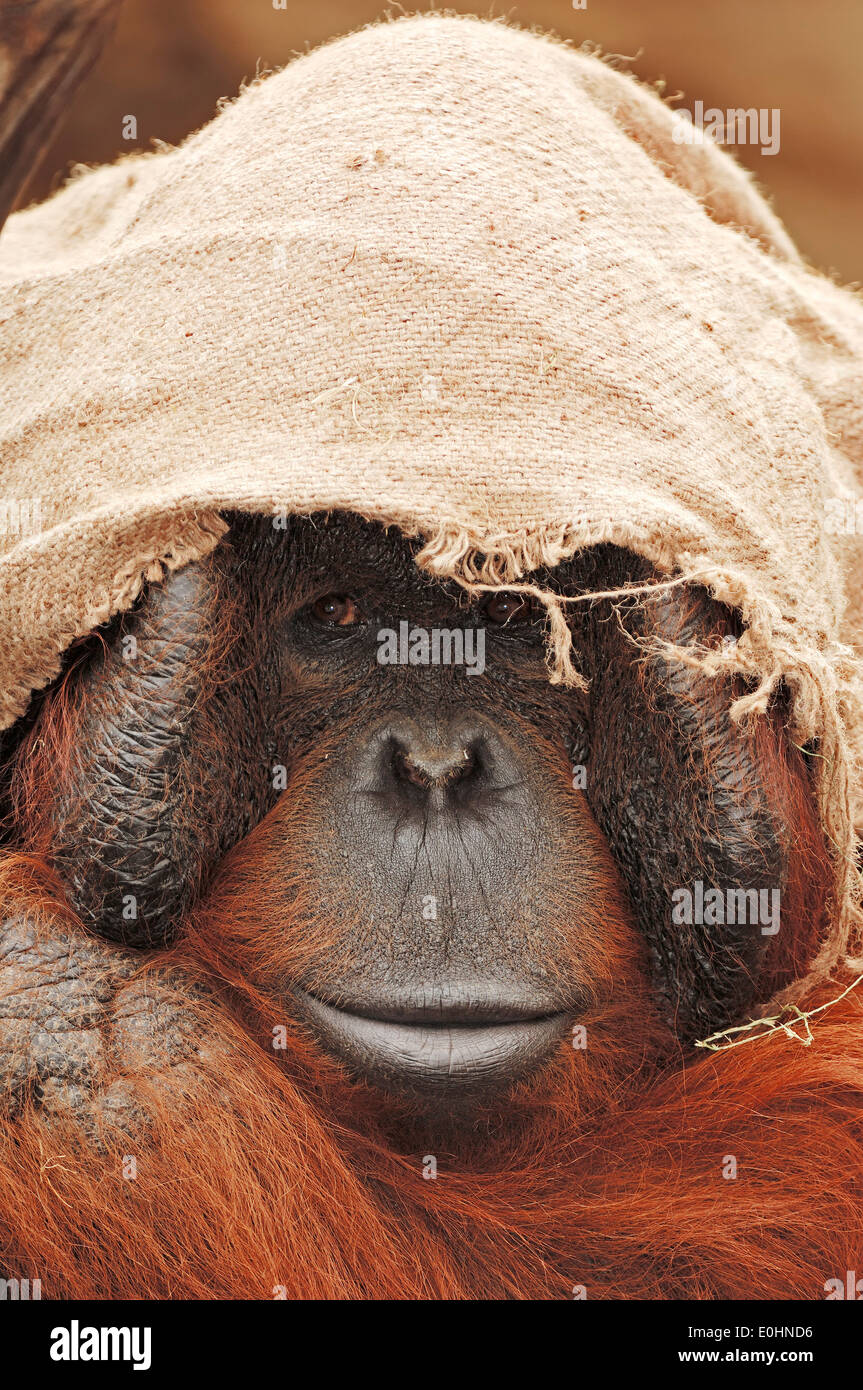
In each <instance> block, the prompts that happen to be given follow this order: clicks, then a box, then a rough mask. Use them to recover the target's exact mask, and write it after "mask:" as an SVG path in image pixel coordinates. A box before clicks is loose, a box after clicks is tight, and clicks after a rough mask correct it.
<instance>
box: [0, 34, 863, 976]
mask: <svg viewBox="0 0 863 1390" xmlns="http://www.w3.org/2000/svg"><path fill="white" fill-rule="evenodd" d="M0 325H2V327H0V362H2V366H0V392H2V403H0V411H2V414H0V460H2V463H0V498H2V500H3V503H4V507H5V516H6V526H5V535H4V536H3V537H2V538H0V541H2V546H3V554H2V558H0V725H2V724H8V723H9V722H10V721H12V720H13V719H14V718H15V717H16V716H17V715H19V714H20V713H21V712H22V711H23V710H25V709H26V707H27V703H28V700H29V697H30V694H31V692H32V691H33V690H34V689H36V688H38V687H40V686H43V685H44V684H45V683H46V682H47V681H49V680H50V679H51V678H52V677H53V676H54V675H55V674H56V673H57V671H58V665H59V659H60V654H61V653H62V652H63V650H64V648H66V647H67V645H68V644H69V642H70V641H71V640H72V639H73V638H74V637H76V636H77V635H79V634H81V633H85V632H87V631H89V630H91V629H92V628H93V627H94V626H96V625H97V624H99V623H101V622H103V621H104V620H106V619H107V618H108V617H109V616H110V615H111V614H112V613H114V612H116V611H117V610H119V609H122V608H124V607H126V606H128V605H129V604H130V603H131V602H132V601H133V599H134V598H135V596H136V594H137V593H138V592H139V590H140V588H141V585H142V583H143V582H144V581H145V580H147V579H153V578H157V577H159V576H160V575H161V574H162V573H163V570H164V568H165V567H167V568H175V567H176V566H178V565H182V564H184V563H186V562H187V561H189V560H191V559H193V558H195V557H197V556H201V555H203V554H205V553H207V552H208V551H209V550H210V549H211V548H212V547H213V546H215V545H216V544H217V542H218V540H219V538H220V536H221V535H222V534H223V532H224V529H225V528H224V524H223V522H221V521H220V519H219V515H218V513H219V509H220V508H227V507H233V508H240V509H248V510H253V511H270V510H273V509H275V510H279V509H285V510H288V511H295V512H310V511H312V510H318V509H324V508H348V509H351V510H353V511H356V512H359V513H361V514H362V515H364V516H366V517H369V518H377V519H379V520H381V521H384V522H392V523H395V524H396V525H398V526H399V527H401V528H402V530H403V531H404V532H406V533H408V534H410V535H415V536H420V537H422V538H423V540H424V541H425V542H426V544H425V546H424V549H423V550H422V552H421V556H420V563H422V564H424V565H425V566H427V567H428V568H430V569H432V570H434V571H435V572H437V573H438V574H442V575H449V576H454V577H456V578H460V579H462V580H473V581H478V582H487V583H493V584H497V583H512V582H513V581H515V580H518V579H520V578H521V577H523V576H524V575H525V574H526V573H527V572H528V571H530V570H531V569H533V568H535V567H537V566H538V565H540V564H545V565H549V564H555V563H556V562H558V561H559V560H561V559H563V558H564V557H567V556H569V555H571V554H572V553H573V552H574V551H575V550H577V549H578V548H579V547H582V546H586V545H592V544H595V543H597V542H600V541H613V542H616V543H618V544H620V545H625V546H629V547H631V548H632V549H634V550H636V551H638V552H640V553H641V554H642V555H644V556H646V557H647V558H648V559H650V560H651V561H653V562H654V563H655V565H656V566H657V567H658V568H659V569H660V571H663V572H666V573H667V574H668V575H669V576H670V577H671V578H673V579H686V580H693V581H697V582H699V583H701V584H704V585H706V586H708V587H709V588H710V590H711V591H712V592H713V593H714V594H715V595H716V596H717V597H718V598H719V599H721V600H723V601H725V602H726V603H729V604H732V605H734V606H735V607H737V608H739V609H740V611H741V613H742V616H743V619H744V622H745V623H746V627H747V631H746V633H745V635H744V637H743V639H742V640H741V641H740V642H739V644H738V646H737V647H736V649H732V650H730V651H725V652H723V653H722V654H721V655H716V656H714V657H713V658H711V660H712V661H713V662H714V663H715V664H716V665H719V664H724V666H725V667H727V668H728V669H733V668H736V669H740V670H741V671H743V672H744V673H745V674H746V675H747V676H748V677H750V678H752V680H753V687H752V689H753V693H752V695H751V696H749V697H748V698H747V699H746V700H744V701H743V702H741V703H740V706H739V708H738V709H737V711H736V712H737V713H738V714H740V715H741V716H742V715H746V714H749V715H753V716H754V715H755V714H757V712H758V711H759V710H762V709H763V708H764V707H765V705H766V702H767V700H768V698H769V696H770V693H771V692H772V690H773V689H774V688H775V686H776V684H777V682H778V681H779V680H784V681H786V682H787V683H788V685H789V686H790V688H791V690H792V692H793V695H794V729H793V734H794V737H795V738H796V739H797V740H798V741H801V742H802V741H804V740H808V739H812V738H817V739H818V740H819V745H818V747H819V753H820V759H819V767H820V770H821V778H820V795H821V803H822V808H823V816H824V824H825V828H826V830H827V833H828V834H829V836H830V838H831V841H832V843H833V844H834V846H835V852H836V867H837V893H838V904H839V905H838V910H837V914H836V930H835V934H834V938H833V940H832V941H831V942H830V943H828V945H827V947H826V948H825V951H824V952H823V953H822V957H821V965H822V966H825V965H828V964H830V962H831V961H833V960H835V959H836V957H837V956H838V955H839V954H840V953H841V952H842V951H844V950H845V949H846V947H847V944H848V932H849V927H850V926H851V924H852V923H853V922H854V921H855V920H858V918H857V917H856V908H855V906H854V904H855V898H856V894H857V892H858V881H857V878H856V876H855V873H854V870H853V851H854V831H853V824H854V819H855V815H856V812H857V807H858V806H859V801H860V748H861V743H863V727H861V723H863V721H861V715H860V688H861V665H860V660H861V650H860V642H859V610H858V598H859V581H860V569H861V565H860V543H859V536H855V535H853V534H848V535H846V534H837V529H838V530H839V531H847V530H848V529H849V527H848V518H849V516H850V517H852V518H853V516H854V512H853V504H854V499H856V498H858V497H859V496H860V473H861V459H863V389H861V387H863V306H861V303H860V302H859V301H858V300H857V299H856V298H855V297H854V296H853V295H852V294H851V293H849V292H848V291H845V290H841V289H839V288H837V287H835V286H834V285H833V284H831V283H830V282H829V281H828V280H826V279H824V278H823V277H821V276H819V275H817V274H815V273H813V272H812V271H811V270H809V269H808V268H807V267H806V266H805V265H804V264H803V263H802V261H801V259H800V257H799V256H798V255H797V253H796V252H795V250H794V248H793V246H792V245H791V243H790V242H789V240H788V238H787V236H786V235H785V233H784V232H783V230H782V228H781V227H780V225H779V224H778V222H777V220H776V218H775V217H774V216H773V214H772V213H771V212H770V210H769V209H768V208H767V206H766V205H765V203H764V202H763V201H762V199H761V198H760V197H759V195H758V194H757V193H756V192H755V191H754V189H753V187H752V185H751V183H750V182H749V180H748V178H747V176H746V175H745V174H744V173H743V172H742V171H741V170H740V168H739V167H738V166H737V165H736V164H735V163H734V161H733V160H732V159H731V158H730V157H728V156H727V155H726V154H725V153H723V152H722V151H721V150H720V149H718V148H717V147H716V146H714V145H712V144H704V145H698V144H695V145H691V144H689V145H687V144H678V143H676V142H675V140H674V139H673V118H672V113H671V111H670V109H669V108H668V107H666V106H665V105H664V104H663V103H662V102H661V101H660V100H659V99H658V97H656V96H655V95H654V94H653V93H652V92H650V91H648V90H647V89H645V88H644V87H642V86H640V85H638V84H637V83H636V82H634V81H633V80H632V79H630V78H628V77H626V76H623V75H621V74H619V73H618V72H615V71H613V70H612V69H611V68H610V67H608V66H607V65H605V64H603V63H602V62H601V61H599V60H598V59H596V58H594V57H589V56H585V55H583V54H581V53H579V52H577V51H574V50H573V49H571V48H569V47H567V46H565V45H564V44H562V43H560V42H558V41H556V40H552V39H549V38H546V37H541V36H537V35H535V34H529V33H526V32H523V31H519V30H517V29H515V28H512V27H509V26H507V25H506V24H504V23H500V22H484V21H478V20H473V19H465V18H458V17H452V16H445V17H442V16H428V17H424V18H410V19H403V20H398V21H396V22H393V23H384V24H381V25H377V26H373V27H370V28H367V29H364V30H362V31H361V32H358V33H355V34H353V35H351V36H349V37H347V38H344V39H341V40H339V41H337V42H334V43H331V44H328V45H327V46H325V47H323V48H320V49H318V50H317V51H315V52H313V53H311V54H310V55H308V56H305V57H302V58H300V59H299V60H297V61H295V62H293V63H291V64H290V66H289V67H288V68H287V69H286V70H284V71H283V72H281V73H278V74H277V75H275V76H271V77H268V78H266V79H265V80H263V81H261V82H259V83H257V84H255V85H254V86H253V87H251V88H250V89H248V90H247V91H245V92H244V93H243V94H242V96H241V97H240V98H239V99H238V100H237V101H236V102H234V103H233V104H230V105H228V106H226V107H225V109H224V110H222V112H221V114H220V115H219V116H218V117H217V118H216V120H214V121H213V122H212V123H211V124H210V125H209V126H207V127H206V128H205V129H204V130H202V131H200V132H199V133H198V134H196V135H194V136H192V137H191V138H190V139H189V140H188V141H187V142H186V143H185V144H184V145H183V146H182V147H181V148H179V149H177V150H170V151H166V152H160V153H158V154H155V155H145V156H139V157H136V158H131V159H127V160H124V161H122V162H121V163H119V164H117V165H114V166H113V167H110V168H104V169H99V170H96V171H93V172H87V173H84V174H83V175H81V176H80V177H78V178H76V179H74V180H73V182H72V183H71V184H70V185H69V186H68V187H67V188H65V189H64V190H63V191H62V192H61V193H59V194H58V195H57V196H56V197H54V198H52V199H51V200H50V201H49V202H47V203H45V204H44V205H43V206H41V207H36V208H33V209H30V210H28V211H26V212H23V213H20V214H18V215H17V216H15V217H13V218H12V219H11V220H10V222H9V224H8V226H7V228H6V230H5V231H4V233H3V235H2V237H0ZM34 499H35V501H34ZM28 507H29V510H28ZM849 508H850V510H849ZM861 510H863V509H861ZM34 515H37V516H38V525H30V526H27V525H25V524H19V525H18V526H17V527H16V525H15V522H16V520H17V521H18V522H19V523H23V522H26V521H28V520H30V521H31V522H32V518H33V516H34ZM851 529H852V530H853V524H852V527H851ZM855 567H856V573H855ZM550 612H551V616H552V618H553V619H554V621H553V623H552V624H551V642H552V649H551V665H552V672H553V675H554V676H555V677H556V678H562V679H564V680H566V679H571V678H572V671H571V668H570V666H569V662H568V655H567V640H568V634H567V628H566V624H565V623H564V622H562V621H561V618H560V615H559V613H556V611H555V609H554V607H553V606H552V607H551V609H550Z"/></svg>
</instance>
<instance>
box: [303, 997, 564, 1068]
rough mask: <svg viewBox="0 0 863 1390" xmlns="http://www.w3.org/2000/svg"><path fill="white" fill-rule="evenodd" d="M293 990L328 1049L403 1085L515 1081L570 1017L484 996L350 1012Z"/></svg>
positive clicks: (365, 1007) (560, 1032)
mask: <svg viewBox="0 0 863 1390" xmlns="http://www.w3.org/2000/svg"><path fill="white" fill-rule="evenodd" d="M298 995H299V996H300V999H301V1004H302V1006H303V1011H304V1013H305V1014H306V1017H307V1020H308V1022H309V1024H310V1025H311V1027H312V1028H313V1030H314V1031H315V1033H316V1034H317V1035H318V1037H319V1039H320V1041H321V1043H322V1044H323V1046H324V1047H325V1048H326V1049H327V1050H328V1051H329V1052H331V1053H333V1054H334V1055H335V1056H337V1057H339V1058H340V1059H341V1060H342V1061H343V1062H345V1063H346V1064H347V1065H348V1066H349V1067H350V1068H351V1069H353V1070H355V1071H357V1072H359V1073H361V1074H362V1075H364V1076H366V1077H367V1078H368V1079H370V1080H372V1081H374V1082H376V1083H377V1084H380V1085H384V1086H387V1085H394V1086H396V1087H397V1088H398V1089H405V1088H406V1089H408V1090H425V1089H428V1088H429V1087H431V1088H433V1089H435V1090H437V1089H440V1088H441V1087H459V1088H462V1087H467V1088H470V1087H476V1086H483V1085H490V1084H492V1083H493V1082H494V1081H501V1080H503V1081H513V1080H516V1079H518V1078H519V1077H520V1076H522V1075H523V1074H524V1073H525V1072H526V1071H528V1070H530V1069H531V1068H532V1067H533V1066H535V1065H536V1064H537V1063H538V1062H539V1061H541V1060H542V1059H543V1058H544V1057H545V1056H546V1055H547V1054H548V1052H549V1051H550V1050H551V1048H552V1047H553V1046H554V1044H555V1043H556V1042H557V1041H558V1040H559V1039H560V1038H561V1037H562V1035H563V1033H564V1032H565V1030H566V1027H567V1025H568V1022H569V1019H570V1017H571V1015H570V1014H569V1013H568V1012H567V1013H545V1014H537V1012H536V1008H535V1006H534V1009H533V1010H532V1011H531V1010H530V1009H529V1006H528V1005H525V1004H521V1003H518V1004H511V1003H503V1002H498V1003H492V1002H491V1001H488V1000H482V1001H476V1002H472V1003H464V1002H459V1001H458V1000H447V1001H439V1002H435V1003H431V1004H426V1005H421V1006H420V1005H411V1004H404V1003H399V1004H393V1003H390V1004H381V1005H379V1006H375V1007H374V1008H372V1007H370V1006H369V1005H367V1004H365V1003H364V1004H363V1005H362V1006H353V1005H352V1007H351V1009H350V1010H348V1009H345V1008H338V1007H336V1006H335V1005H333V1004H328V1003H326V1002H324V1000H322V999H319V998H317V997H316V996H315V995H313V994H309V993H307V992H306V991H305V990H301V991H298ZM360 1008H361V1010H362V1011H361V1012H360Z"/></svg>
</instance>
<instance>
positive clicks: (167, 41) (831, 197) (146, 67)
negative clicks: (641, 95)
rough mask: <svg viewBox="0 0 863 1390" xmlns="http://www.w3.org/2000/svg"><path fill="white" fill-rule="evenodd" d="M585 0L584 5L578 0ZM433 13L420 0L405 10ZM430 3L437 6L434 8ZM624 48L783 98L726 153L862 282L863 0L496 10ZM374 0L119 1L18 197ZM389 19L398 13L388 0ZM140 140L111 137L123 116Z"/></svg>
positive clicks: (693, 83) (653, 70) (670, 88)
mask: <svg viewBox="0 0 863 1390" xmlns="http://www.w3.org/2000/svg"><path fill="white" fill-rule="evenodd" d="M579 3H580V0H579ZM429 8H435V6H434V5H431V4H415V5H411V6H408V7H406V9H407V10H409V11H411V12H412V11H414V10H417V9H429ZM438 8H440V7H439V6H438ZM449 8H451V9H455V10H458V11H460V12H462V13H466V14H470V13H477V12H480V13H483V14H488V13H491V14H506V15H507V16H508V17H509V18H510V19H511V20H512V21H514V22H517V23H519V24H521V25H523V26H525V27H529V26H531V25H538V26H540V27H541V28H543V29H551V30H554V31H556V32H557V33H559V34H561V35H562V36H564V37H566V38H570V39H573V40H575V41H576V42H577V43H582V42H584V41H591V42H593V43H596V44H598V45H600V46H601V48H602V50H603V51H604V52H606V53H614V54H619V55H623V56H625V57H626V58H627V59H628V60H629V61H628V63H623V64H622V66H624V67H629V68H631V70H632V71H634V72H636V73H637V74H638V75H639V76H640V77H642V78H645V79H646V80H648V81H650V82H655V81H657V80H658V79H664V80H665V82H666V91H667V93H668V94H673V93H675V92H680V93H682V94H683V100H682V102H681V103H680V104H681V105H683V106H686V107H687V108H688V109H690V110H691V109H692V106H693V103H694V102H695V101H696V100H697V99H701V100H702V101H703V102H704V104H705V107H709V106H719V107H722V108H723V109H725V108H727V107H738V106H740V107H753V106H754V107H757V108H760V107H766V108H768V109H769V108H773V107H779V109H780V112H781V148H780V151H779V153H778V154H776V155H774V156H770V155H762V154H761V153H760V152H759V150H758V148H757V147H756V148H753V147H751V146H745V147H741V148H740V149H739V150H738V151H737V153H738V156H739V157H740V158H741V159H742V161H743V162H744V163H745V164H746V165H748V167H749V168H751V169H752V170H753V171H754V172H755V174H756V176H757V178H758V179H759V181H760V183H761V186H762V188H764V189H765V190H766V192H767V193H768V195H769V196H770V197H771V199H772V201H773V204H774V206H775V208H776V210H777V212H778V213H779V215H780V217H782V219H783V221H784V222H785V224H786V226H787V227H788V229H789V230H790V232H791V234H792V236H793V237H794V238H795V240H796V241H797V244H798V245H799V247H800V249H801V250H802V251H803V252H804V254H805V255H807V256H808V257H809V258H810V260H812V261H813V262H814V263H815V264H816V265H818V266H820V267H821V268H823V269H826V270H833V271H835V272H836V273H837V274H838V275H839V276H840V278H841V279H843V280H846V281H847V280H855V281H858V280H863V236H861V228H863V120H861V115H863V110H861V107H863V103H861V99H860V88H861V76H863V74H861V64H863V57H861V55H863V0H714V3H709V4H708V3H704V0H700V2H696V0H587V3H586V7H585V8H583V9H580V8H575V7H574V5H573V3H572V0H523V3H521V4H516V5H504V4H503V3H499V4H498V6H497V7H496V8H494V9H492V10H490V11H489V10H487V9H484V8H483V9H480V8H479V7H478V6H476V5H470V4H467V5H458V4H456V5H452V6H449ZM383 11H384V6H383V5H379V4H376V3H374V0H369V3H364V2H363V0H318V3H316V4H305V3H298V0H286V8H285V9H275V8H274V6H273V0H125V7H124V9H123V11H122V13H121V17H120V22H119V25H118V28H117V30H116V33H115V35H114V37H113V39H112V40H111V42H110V43H109V45H108V47H107V49H106V51H105V53H104V55H103V57H102V58H101V60H100V62H99V63H98V65H97V66H96V67H95V68H94V69H93V71H92V72H91V73H90V74H89V76H88V77H87V79H86V80H85V82H84V83H83V85H82V87H81V89H80V90H79V92H78V93H77V95H76V97H75V99H74V102H73V104H72V107H71V109H70V111H69V118H68V120H67V122H66V123H65V125H64V126H63V127H62V129H60V130H58V133H57V137H56V140H55V141H54V143H53V145H52V146H51V147H50V149H49V151H48V153H47V155H46V158H45V160H44V163H43V164H42V165H41V166H40V168H39V170H38V171H37V173H36V174H35V176H34V177H33V178H32V179H31V181H30V184H29V186H28V188H27V189H26V190H25V195H24V199H23V200H22V201H30V200H32V199H33V198H41V197H44V196H45V194H46V193H47V192H49V191H50V190H51V189H52V188H54V187H56V186H57V185H58V183H60V182H61V181H62V179H63V177H64V175H65V173H66V171H67V170H68V168H69V165H70V164H72V163H76V162H79V161H80V162H84V163H101V162H104V161H106V160H111V159H113V158H114V156H115V155H116V154H118V153H127V152H129V151H130V150H132V149H135V148H149V147H150V145H151V141H152V140H154V139H155V140H164V141H168V142H169V143H171V144H175V143H177V142H178V141H180V140H182V138H183V137H184V136H185V135H187V134H188V133H189V132H190V131H192V130H194V129H196V128H197V127H198V126H200V125H202V124H203V123H204V122H205V121H207V120H209V119H210V117H211V116H213V115H214V113H215V107H216V102H217V101H218V99H219V98H220V97H222V96H233V95H235V94H236V91H237V88H238V86H239V84H240V82H241V81H242V80H243V79H244V78H248V77H253V76H254V74H255V71H256V69H257V67H258V66H259V65H260V66H262V67H279V66H282V65H283V64H284V63H286V62H287V61H288V60H289V59H290V58H291V56H292V54H294V53H296V52H297V51H299V52H302V51H304V50H305V49H306V48H308V47H311V46H314V45H315V44H317V43H319V42H320V41H321V40H322V39H325V38H329V37H331V36H333V35H336V34H340V33H344V32H346V31H348V30H350V29H353V28H356V27H357V26H358V25H360V24H364V23H367V22H368V21H369V20H372V19H374V18H375V17H376V16H377V15H379V14H381V13H383ZM390 12H391V13H396V14H397V13H400V12H402V7H401V6H391V7H390ZM129 115H133V116H135V118H136V121H137V138H136V140H134V141H128V140H124V139H123V137H122V130H123V121H124V117H126V116H129Z"/></svg>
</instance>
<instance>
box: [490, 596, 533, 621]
mask: <svg viewBox="0 0 863 1390" xmlns="http://www.w3.org/2000/svg"><path fill="white" fill-rule="evenodd" d="M483 611H484V612H485V615H486V617H487V618H488V620H489V622H490V623H524V622H529V621H530V620H531V619H532V618H534V617H535V616H536V607H535V605H534V604H533V603H532V602H531V600H530V599H529V598H526V597H525V595H524V594H506V593H503V594H492V596H491V598H490V599H489V600H488V601H487V602H486V604H485V608H484V610H483Z"/></svg>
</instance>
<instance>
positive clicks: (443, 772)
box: [392, 739, 479, 791]
mask: <svg viewBox="0 0 863 1390" xmlns="http://www.w3.org/2000/svg"><path fill="white" fill-rule="evenodd" d="M478 766H479V756H478V740H473V741H472V742H470V743H467V744H466V743H464V742H463V741H462V740H459V741H457V742H456V743H454V744H452V743H448V744H445V745H443V746H441V745H433V744H428V743H425V742H424V741H423V740H421V739H419V740H417V741H416V742H413V741H411V742H408V743H407V744H405V743H404V742H400V743H398V744H397V745H396V747H395V748H394V750H393V757H392V768H393V772H394V774H395V776H396V778H397V779H398V780H400V781H403V782H410V783H412V784H413V785H414V786H415V787H422V788H423V789H424V790H426V791H431V790H432V788H439V789H440V790H444V789H446V788H447V787H451V786H453V785H454V784H455V783H456V782H466V781H467V780H468V779H469V778H470V777H472V776H473V774H474V772H475V771H476V770H477V768H478Z"/></svg>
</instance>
